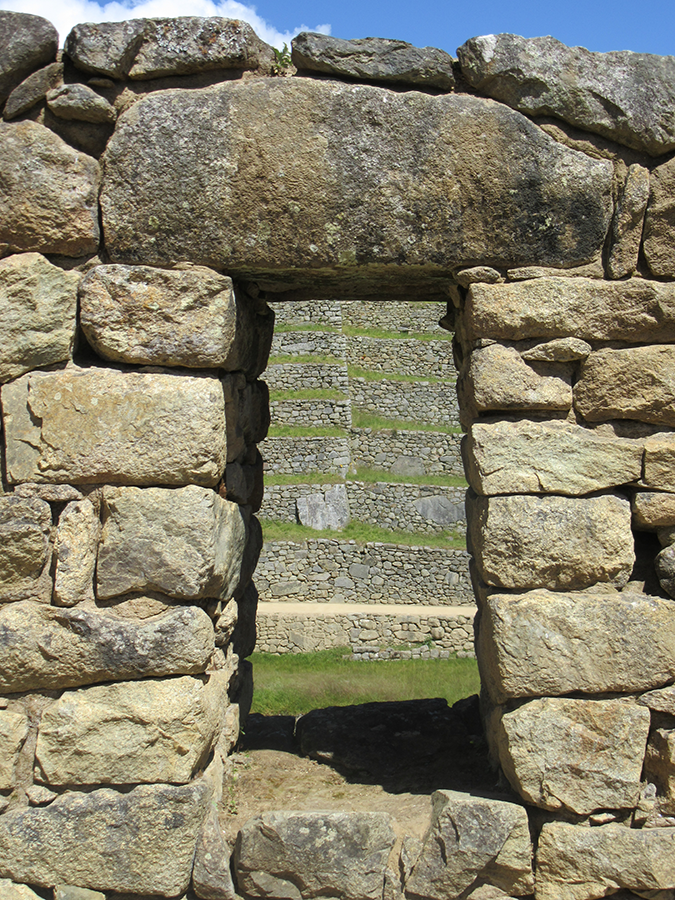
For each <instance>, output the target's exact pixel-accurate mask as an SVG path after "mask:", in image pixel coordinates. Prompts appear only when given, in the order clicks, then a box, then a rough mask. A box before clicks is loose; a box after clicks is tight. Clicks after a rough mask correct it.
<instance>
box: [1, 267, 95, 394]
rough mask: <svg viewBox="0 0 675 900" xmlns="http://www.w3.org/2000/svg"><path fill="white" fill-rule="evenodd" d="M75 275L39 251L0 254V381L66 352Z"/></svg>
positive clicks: (72, 335) (68, 350) (74, 311)
mask: <svg viewBox="0 0 675 900" xmlns="http://www.w3.org/2000/svg"><path fill="white" fill-rule="evenodd" d="M79 280H80V276H79V273H77V272H64V271H63V269H59V268H58V267H57V266H53V265H52V264H51V263H50V262H47V260H46V259H45V258H44V256H41V255H40V254H39V253H17V254H15V255H13V256H9V257H8V258H6V259H3V260H0V317H1V319H2V332H0V384H2V383H3V382H5V381H9V380H10V379H12V378H18V377H19V375H23V374H24V372H29V371H30V370H31V369H36V368H38V367H39V366H48V365H50V364H51V363H56V362H62V361H64V360H67V359H69V358H70V354H71V351H72V347H73V341H74V339H75V329H76V327H77V285H78V282H79Z"/></svg>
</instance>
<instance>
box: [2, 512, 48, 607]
mask: <svg viewBox="0 0 675 900" xmlns="http://www.w3.org/2000/svg"><path fill="white" fill-rule="evenodd" d="M51 530H52V512H51V509H50V507H49V504H48V503H45V501H44V500H39V499H37V498H34V497H15V496H14V495H13V494H5V495H3V496H0V603H3V602H4V603H6V602H8V601H12V600H28V599H32V600H41V601H42V602H45V603H49V601H50V600H51V594H52V580H51V575H50V565H51V559H52V545H51Z"/></svg>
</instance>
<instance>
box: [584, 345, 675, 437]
mask: <svg viewBox="0 0 675 900" xmlns="http://www.w3.org/2000/svg"><path fill="white" fill-rule="evenodd" d="M661 339H662V340H665V339H666V338H665V337H663V338H661ZM574 406H575V408H576V409H577V411H578V412H579V413H580V414H581V415H582V416H583V417H584V418H585V419H586V420H587V421H589V422H603V421H606V420H607V419H637V420H638V421H640V422H651V423H653V424H655V425H675V347H673V346H670V345H664V346H649V347H626V348H624V349H621V350H609V349H603V350H598V351H596V352H595V353H591V355H590V356H589V357H588V358H587V359H586V361H585V362H584V363H582V366H581V372H580V375H579V380H578V381H577V383H576V385H575V387H574Z"/></svg>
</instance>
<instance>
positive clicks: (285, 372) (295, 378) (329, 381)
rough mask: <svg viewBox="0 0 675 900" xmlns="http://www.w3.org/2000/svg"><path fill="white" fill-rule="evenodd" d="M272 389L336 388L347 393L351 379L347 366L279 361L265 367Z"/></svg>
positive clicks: (266, 378)
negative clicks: (348, 375)
mask: <svg viewBox="0 0 675 900" xmlns="http://www.w3.org/2000/svg"><path fill="white" fill-rule="evenodd" d="M265 381H266V382H267V386H268V387H269V389H270V391H308V390H312V391H314V390H336V391H342V392H343V393H344V394H347V393H348V391H349V379H348V377H347V367H346V366H344V365H343V366H329V365H318V364H317V365H314V364H311V363H277V364H276V365H272V366H268V367H267V368H266V369H265Z"/></svg>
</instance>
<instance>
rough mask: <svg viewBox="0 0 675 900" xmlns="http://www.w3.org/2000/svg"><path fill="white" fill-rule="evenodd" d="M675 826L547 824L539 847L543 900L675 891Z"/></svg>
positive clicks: (582, 899)
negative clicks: (624, 892) (674, 866)
mask: <svg viewBox="0 0 675 900" xmlns="http://www.w3.org/2000/svg"><path fill="white" fill-rule="evenodd" d="M673 854H675V828H625V827H624V826H622V825H615V824H610V825H603V826H600V827H598V828H584V827H583V826H579V825H568V824H567V823H566V822H553V823H550V824H547V825H544V827H543V829H542V832H541V836H540V838H539V845H538V849H537V870H536V878H537V898H538V900H588V898H589V897H604V896H606V895H607V894H612V893H614V892H615V891H618V890H622V889H627V890H629V891H640V892H643V891H661V890H670V889H672V888H674V887H675V868H673Z"/></svg>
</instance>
